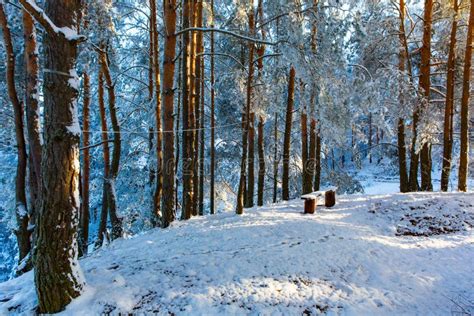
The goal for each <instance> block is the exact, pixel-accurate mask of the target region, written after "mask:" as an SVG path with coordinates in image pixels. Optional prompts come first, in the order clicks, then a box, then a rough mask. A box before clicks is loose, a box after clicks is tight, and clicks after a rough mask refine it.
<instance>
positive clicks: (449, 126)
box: [441, 0, 458, 192]
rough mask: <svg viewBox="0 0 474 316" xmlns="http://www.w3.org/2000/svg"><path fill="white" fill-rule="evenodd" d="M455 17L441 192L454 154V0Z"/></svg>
mask: <svg viewBox="0 0 474 316" xmlns="http://www.w3.org/2000/svg"><path fill="white" fill-rule="evenodd" d="M453 1H454V3H453V9H454V16H453V22H452V25H451V37H450V43H449V55H448V77H447V80H446V106H445V108H444V133H443V169H442V171H441V191H445V192H446V191H447V190H448V185H449V175H450V173H451V159H452V153H453V122H452V118H453V114H454V84H455V76H456V33H457V28H458V0H453Z"/></svg>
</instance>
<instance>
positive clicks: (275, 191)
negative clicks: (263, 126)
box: [273, 112, 279, 203]
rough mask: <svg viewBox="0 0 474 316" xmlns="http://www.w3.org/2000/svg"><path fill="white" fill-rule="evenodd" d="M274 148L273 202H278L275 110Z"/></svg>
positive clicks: (276, 119) (276, 115) (276, 121)
mask: <svg viewBox="0 0 474 316" xmlns="http://www.w3.org/2000/svg"><path fill="white" fill-rule="evenodd" d="M273 137H274V144H273V146H274V148H273V203H276V202H277V200H278V168H279V159H278V113H277V112H275V124H274V131H273Z"/></svg>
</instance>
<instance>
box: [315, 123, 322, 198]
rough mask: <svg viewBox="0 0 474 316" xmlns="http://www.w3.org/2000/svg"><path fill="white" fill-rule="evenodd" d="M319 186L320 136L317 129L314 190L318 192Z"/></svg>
mask: <svg viewBox="0 0 474 316" xmlns="http://www.w3.org/2000/svg"><path fill="white" fill-rule="evenodd" d="M320 186H321V136H320V130H319V129H318V132H317V136H316V172H315V174H314V190H316V191H319V189H320Z"/></svg>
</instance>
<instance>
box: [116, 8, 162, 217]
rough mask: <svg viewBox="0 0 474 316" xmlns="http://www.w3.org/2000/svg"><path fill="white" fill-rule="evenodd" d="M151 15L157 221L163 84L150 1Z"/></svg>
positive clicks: (153, 11)
mask: <svg viewBox="0 0 474 316" xmlns="http://www.w3.org/2000/svg"><path fill="white" fill-rule="evenodd" d="M150 14H151V16H152V17H153V18H152V30H153V31H152V33H153V81H154V84H155V131H156V134H155V136H156V142H155V146H156V147H155V155H156V187H155V194H154V197H153V205H154V206H153V212H154V216H155V222H157V220H156V219H159V218H160V217H161V208H160V206H161V195H162V190H163V151H162V146H163V135H162V133H161V132H162V130H163V129H162V124H161V123H162V122H161V120H162V117H161V82H160V61H159V57H158V56H159V44H158V23H157V18H156V15H157V12H156V1H155V0H151V1H150ZM114 147H115V146H114Z"/></svg>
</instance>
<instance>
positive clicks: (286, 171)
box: [282, 66, 296, 201]
mask: <svg viewBox="0 0 474 316" xmlns="http://www.w3.org/2000/svg"><path fill="white" fill-rule="evenodd" d="M295 76H296V71H295V68H294V67H293V66H291V69H290V74H289V79H288V102H287V108H286V122H285V139H284V141H283V193H282V195H283V196H282V198H283V200H284V201H288V200H289V199H290V147H291V125H292V121H293V104H294V98H295Z"/></svg>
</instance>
